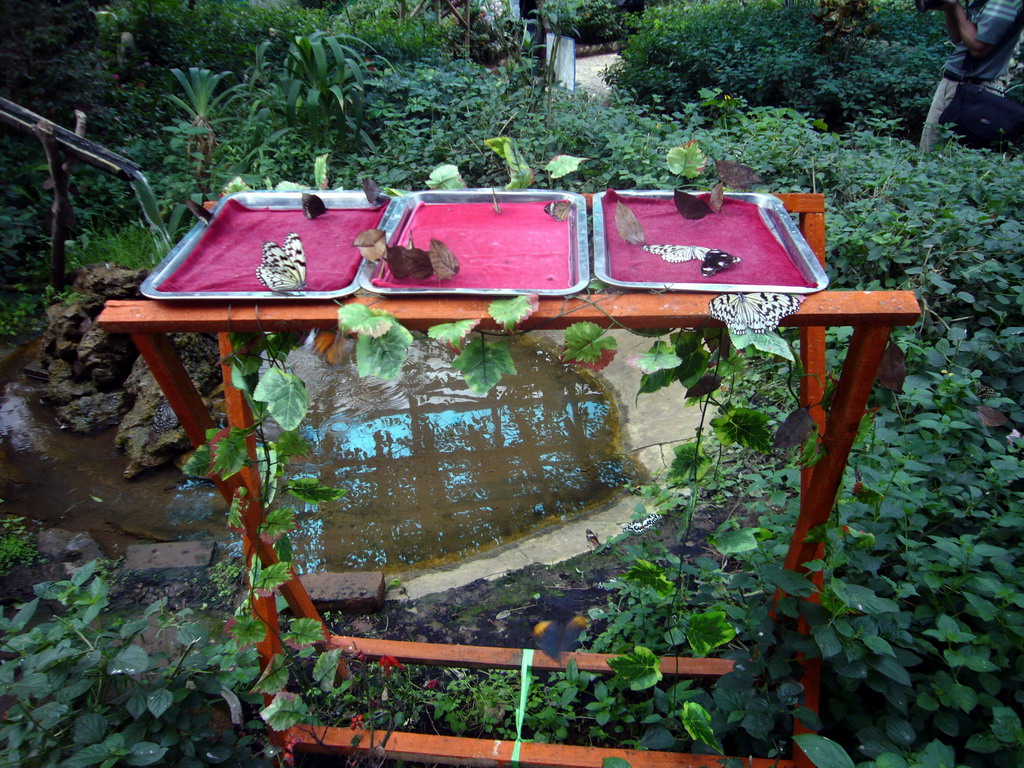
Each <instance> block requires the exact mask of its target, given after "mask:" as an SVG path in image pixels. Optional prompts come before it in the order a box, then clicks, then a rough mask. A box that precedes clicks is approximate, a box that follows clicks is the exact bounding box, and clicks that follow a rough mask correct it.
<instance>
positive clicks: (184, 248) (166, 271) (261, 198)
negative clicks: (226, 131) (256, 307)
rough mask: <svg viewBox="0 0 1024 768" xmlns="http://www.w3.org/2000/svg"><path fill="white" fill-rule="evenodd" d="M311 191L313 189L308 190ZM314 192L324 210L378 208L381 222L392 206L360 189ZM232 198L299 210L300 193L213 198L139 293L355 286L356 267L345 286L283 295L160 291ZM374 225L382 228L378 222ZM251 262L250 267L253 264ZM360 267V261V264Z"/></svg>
mask: <svg viewBox="0 0 1024 768" xmlns="http://www.w3.org/2000/svg"><path fill="white" fill-rule="evenodd" d="M311 191H313V190H311ZM315 194H316V195H317V196H318V197H319V198H320V199H321V200H323V201H324V204H325V205H326V206H327V209H328V211H331V210H338V209H341V210H346V209H370V208H379V209H381V221H382V222H383V220H384V219H385V218H387V212H388V210H389V209H390V208H391V207H392V205H391V200H390V198H387V197H384V196H382V197H381V201H382V202H378V203H376V204H373V205H371V204H370V202H369V201H368V200H367V199H366V195H365V194H363V192H361V191H353V190H337V191H327V190H323V191H315ZM230 200H234V201H236V202H238V203H241V204H242V205H244V206H245V207H247V208H258V209H261V210H271V211H292V210H294V211H299V210H301V209H302V192H275V191H252V192H237V193H235V194H233V195H227V196H226V197H223V198H221V199H220V200H218V201H217V204H216V205H215V206H214V207H213V210H212V214H213V218H212V219H211V220H210V221H209V223H207V222H203V221H200V222H197V223H196V225H195V226H194V227H193V228H192V229H191V230H189V232H188V234H186V235H185V237H183V238H182V239H181V240H180V241H179V242H178V244H177V245H175V246H174V248H172V249H171V251H170V253H168V254H167V256H166V257H165V258H164V259H163V261H161V262H160V264H158V265H157V266H156V268H154V269H153V271H152V272H150V274H149V277H147V278H146V280H145V282H143V284H142V288H141V289H140V290H141V293H142V295H143V296H146V297H148V298H151V299H248V300H259V301H263V300H266V299H332V298H337V297H338V296H346V295H348V294H350V293H354V292H355V291H357V290H358V289H359V269H356V271H355V275H354V276H353V278H352V280H351V281H350V282H349V283H347V284H346V285H343V286H340V287H339V288H337V289H332V290H329V291H309V290H307V291H294V292H290V293H287V294H284V293H275V292H274V291H271V290H269V289H265V290H259V291H232V290H203V291H161V290H160V286H161V285H163V284H164V283H165V282H166V281H167V280H168V279H169V278H170V277H171V276H172V275H174V273H175V272H177V271H178V269H180V268H181V267H182V265H183V264H184V263H185V261H186V259H188V257H189V255H190V254H191V253H192V251H193V249H195V247H196V246H197V245H198V243H199V241H200V239H201V238H202V237H203V235H205V234H206V233H207V231H209V230H210V229H211V228H213V227H216V226H217V215H218V213H219V212H220V211H221V210H222V209H223V208H224V206H225V205H227V204H228V201H230ZM377 226H379V227H381V228H384V227H383V225H382V224H378V225H377ZM256 263H258V262H256V261H254V269H255V266H256ZM360 266H362V264H360Z"/></svg>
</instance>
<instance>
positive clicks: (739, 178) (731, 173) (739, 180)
mask: <svg viewBox="0 0 1024 768" xmlns="http://www.w3.org/2000/svg"><path fill="white" fill-rule="evenodd" d="M715 171H717V172H718V178H720V179H721V180H722V181H723V182H724V183H725V185H726V186H727V187H731V188H732V189H749V188H750V187H751V186H753V185H754V184H763V183H764V179H762V178H761V177H760V176H759V175H758V173H757V171H755V170H754V169H753V168H751V167H750V166H749V165H744V164H743V163H737V162H735V161H733V160H715Z"/></svg>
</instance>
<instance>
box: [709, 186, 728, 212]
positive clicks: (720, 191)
mask: <svg viewBox="0 0 1024 768" xmlns="http://www.w3.org/2000/svg"><path fill="white" fill-rule="evenodd" d="M724 202H725V184H723V183H722V182H718V183H717V184H715V186H714V187H713V188H712V190H711V196H710V197H709V198H708V205H710V206H711V210H713V211H714V212H715V213H718V212H719V211H720V210H722V204H723V203H724Z"/></svg>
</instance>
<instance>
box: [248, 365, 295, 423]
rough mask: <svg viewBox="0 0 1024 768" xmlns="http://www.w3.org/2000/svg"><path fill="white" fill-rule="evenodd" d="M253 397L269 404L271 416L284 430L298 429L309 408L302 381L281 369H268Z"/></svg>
mask: <svg viewBox="0 0 1024 768" xmlns="http://www.w3.org/2000/svg"><path fill="white" fill-rule="evenodd" d="M252 396H253V399H254V400H256V401H257V402H261V403H266V404H267V410H268V411H269V412H270V415H271V416H273V417H274V421H276V422H277V423H278V424H280V425H281V429H284V430H292V429H297V428H298V426H299V424H301V423H302V420H303V419H304V418H305V416H306V411H307V409H308V408H309V393H308V392H306V385H305V384H303V383H302V379H300V378H299V377H298V376H296V375H295V374H294V373H290V372H288V371H282V370H281V369H280V368H268V369H267V371H266V373H264V374H263V376H261V377H260V383H259V384H257V385H256V389H255V390H253V393H252Z"/></svg>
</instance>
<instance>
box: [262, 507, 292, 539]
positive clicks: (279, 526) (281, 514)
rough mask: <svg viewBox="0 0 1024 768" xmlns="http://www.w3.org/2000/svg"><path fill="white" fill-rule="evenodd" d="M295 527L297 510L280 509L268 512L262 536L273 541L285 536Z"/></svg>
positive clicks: (289, 508)
mask: <svg viewBox="0 0 1024 768" xmlns="http://www.w3.org/2000/svg"><path fill="white" fill-rule="evenodd" d="M294 527H295V510H294V509H292V508H291V507H278V508H277V509H272V510H270V511H269V512H267V516H266V519H264V521H263V525H261V526H260V535H261V536H266V537H267V538H268V539H270V540H271V541H274V540H276V539H277V538H279V537H281V536H284V535H285V534H286V533H288V531H290V530H292V529H293V528H294Z"/></svg>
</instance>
